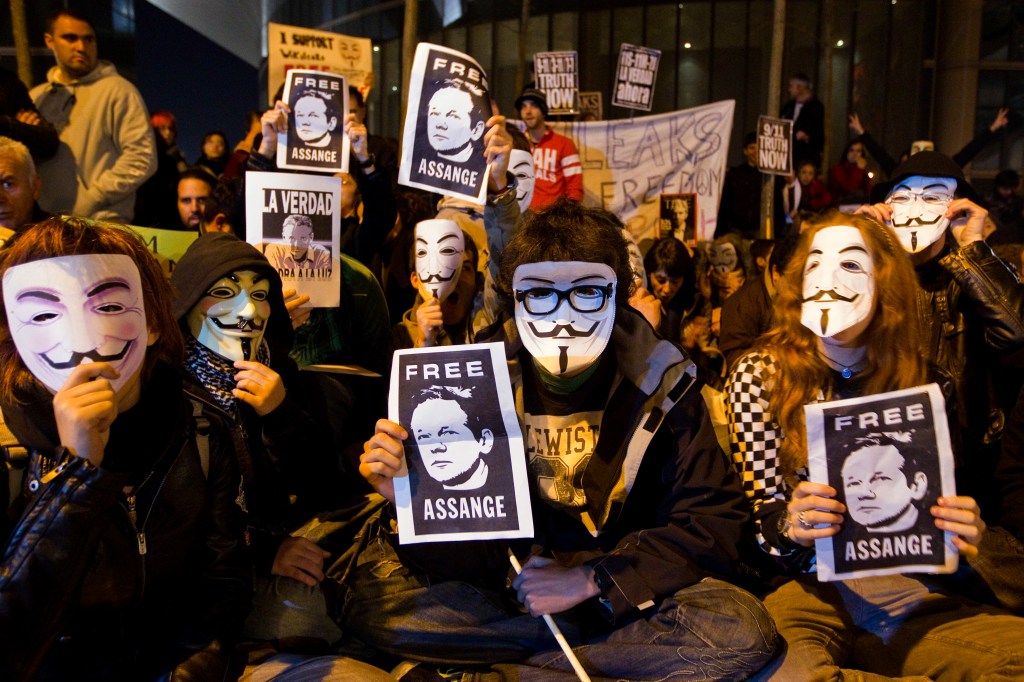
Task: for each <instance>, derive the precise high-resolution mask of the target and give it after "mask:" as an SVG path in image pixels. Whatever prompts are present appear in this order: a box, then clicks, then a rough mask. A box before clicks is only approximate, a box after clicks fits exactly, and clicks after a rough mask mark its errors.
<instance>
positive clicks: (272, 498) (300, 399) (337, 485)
mask: <svg viewBox="0 0 1024 682" xmlns="http://www.w3.org/2000/svg"><path fill="white" fill-rule="evenodd" d="M239 270H252V271H254V272H258V273H260V274H263V275H265V276H266V277H267V279H268V280H269V281H270V296H269V297H268V301H269V302H270V309H271V312H270V317H269V318H268V320H267V328H266V332H265V334H264V337H263V338H264V341H265V342H266V345H267V348H268V350H269V358H267V357H265V356H262V355H261V356H260V357H262V358H263V360H264V364H265V365H267V366H269V367H270V368H271V369H273V370H274V371H275V372H277V373H278V374H279V375H280V376H281V379H282V381H283V382H284V385H285V387H286V389H287V393H286V397H285V399H284V402H282V403H281V405H280V406H278V407H277V409H275V410H274V411H273V412H271V413H269V414H267V415H265V416H263V417H260V416H259V415H258V414H257V413H256V411H255V410H254V409H252V408H251V407H249V405H247V404H246V403H244V402H242V401H240V400H233V401H231V404H230V405H229V406H225V405H224V404H223V401H222V400H218V399H217V398H215V397H214V395H213V391H211V390H210V388H209V384H208V382H207V381H206V380H204V379H203V378H202V374H201V373H200V372H198V371H197V355H198V354H202V355H203V356H205V357H209V358H210V360H211V361H212V362H217V363H218V364H219V365H220V366H221V367H230V361H228V360H226V359H225V358H221V357H220V356H218V355H215V354H213V353H212V352H210V351H209V349H206V348H205V346H201V345H200V344H198V342H196V341H195V338H194V337H193V336H192V334H191V331H190V330H189V326H188V320H187V317H188V313H189V311H190V310H192V308H193V307H195V305H196V304H197V303H198V302H199V301H200V299H202V298H203V296H204V295H205V294H206V292H207V290H209V288H210V287H211V286H212V285H213V284H215V283H216V282H217V281H218V280H220V279H222V278H223V277H225V276H227V275H229V274H231V273H232V272H236V271H239ZM171 284H172V285H173V287H174V290H175V305H174V314H175V317H176V318H177V319H178V323H179V324H180V325H181V328H182V331H183V333H184V334H185V337H186V339H187V340H188V341H187V342H186V348H187V351H186V358H185V368H186V374H187V376H188V378H189V379H190V380H191V385H190V386H188V387H187V390H188V391H190V392H192V393H193V394H197V395H199V396H200V397H201V398H203V400H204V401H205V402H207V403H216V404H217V405H218V406H219V409H218V407H214V406H212V405H211V408H210V409H214V410H217V412H219V413H220V414H221V416H223V417H225V418H226V419H227V420H228V421H230V422H231V423H233V424H234V425H235V427H236V431H235V442H236V450H238V451H239V458H240V462H239V463H240V465H241V467H242V470H243V475H245V479H246V481H245V486H246V505H247V507H248V511H249V525H250V535H251V537H252V540H253V546H254V549H255V550H256V553H257V557H258V558H257V562H258V564H259V565H262V567H263V568H265V569H269V566H270V563H271V562H272V561H273V557H274V554H275V553H276V551H277V547H278V546H279V545H280V542H281V540H283V539H284V537H286V535H287V533H288V532H289V531H291V530H293V529H294V528H295V527H296V526H298V525H299V524H301V523H302V522H304V521H305V520H307V519H308V518H309V517H310V516H312V515H313V514H314V513H316V512H318V511H321V510H324V509H329V508H333V507H334V506H336V505H337V504H339V502H340V499H341V497H340V493H341V491H342V490H343V485H342V482H341V477H340V474H339V471H338V466H337V462H336V457H335V451H336V450H335V448H334V446H333V442H332V438H331V434H330V432H329V431H328V428H327V425H328V424H329V423H331V422H330V419H331V417H329V416H328V415H327V414H326V410H327V408H328V406H329V403H331V402H333V401H330V399H329V392H330V390H331V387H330V386H329V385H328V386H325V385H324V384H323V383H322V380H321V379H319V378H318V377H317V376H316V375H315V374H313V373H302V372H299V371H298V367H297V366H296V365H295V362H294V361H293V360H292V359H291V358H289V357H288V351H289V350H290V348H291V343H292V326H291V321H290V319H289V317H288V310H287V308H286V307H285V305H284V298H283V297H282V294H281V278H280V277H279V276H278V274H277V271H276V270H274V268H273V267H271V265H270V263H269V262H268V261H267V259H266V258H265V257H264V256H263V254H261V253H260V252H259V251H258V250H257V249H256V248H255V247H254V246H252V245H250V244H247V243H246V242H243V241H240V240H239V239H238V238H237V237H235V236H233V235H229V234H226V233H223V232H211V233H207V234H204V235H202V236H201V237H199V239H197V240H196V241H195V242H193V243H192V245H191V246H190V247H189V249H188V251H186V252H185V255H183V256H182V257H181V260H179V261H178V264H177V266H175V268H174V272H173V274H172V275H171ZM227 376H228V377H231V376H232V375H231V373H230V371H229V373H228V375H227ZM330 407H331V408H332V409H333V408H334V405H333V404H331V405H330ZM332 416H333V415H332Z"/></svg>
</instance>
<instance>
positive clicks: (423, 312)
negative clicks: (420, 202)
mask: <svg viewBox="0 0 1024 682" xmlns="http://www.w3.org/2000/svg"><path fill="white" fill-rule="evenodd" d="M478 258H479V253H478V251H477V249H476V244H475V243H474V242H473V240H472V239H470V237H469V236H468V235H466V233H465V232H463V230H462V228H460V227H459V226H458V225H457V224H456V223H455V222H454V221H451V220H443V219H433V220H423V221H421V222H419V223H417V225H416V231H415V241H414V242H413V250H412V254H411V255H410V259H409V260H410V263H409V265H410V273H409V281H410V283H411V284H412V286H413V287H415V288H416V292H417V296H416V302H415V303H414V304H413V307H412V308H411V309H410V310H408V311H406V313H405V315H404V316H403V317H402V321H401V322H400V323H399V324H397V325H395V328H394V330H393V333H392V337H393V341H394V346H395V348H425V347H430V346H446V345H451V344H453V343H472V341H473V337H474V335H475V333H476V332H477V331H478V330H479V329H481V328H483V327H485V326H487V324H488V323H489V321H490V318H489V317H488V316H487V314H486V313H485V312H484V311H483V310H482V306H483V301H482V296H481V294H482V293H483V275H482V274H481V273H480V272H479V271H478V270H477V260H478Z"/></svg>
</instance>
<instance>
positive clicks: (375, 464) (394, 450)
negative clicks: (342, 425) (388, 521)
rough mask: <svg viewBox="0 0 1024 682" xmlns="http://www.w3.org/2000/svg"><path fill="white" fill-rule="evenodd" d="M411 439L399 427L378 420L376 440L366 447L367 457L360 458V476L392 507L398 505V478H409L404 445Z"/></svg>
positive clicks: (385, 420) (391, 422)
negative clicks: (396, 483) (404, 442)
mask: <svg viewBox="0 0 1024 682" xmlns="http://www.w3.org/2000/svg"><path fill="white" fill-rule="evenodd" d="M408 437H409V432H408V431H406V430H405V429H403V428H402V427H401V426H400V425H399V424H396V423H395V422H393V421H390V420H388V419H378V420H377V427H376V430H375V432H374V434H373V436H372V437H371V438H370V440H368V441H366V443H364V444H363V454H362V455H360V456H359V473H360V474H361V475H362V477H363V478H365V479H366V481H367V482H368V483H369V484H370V485H372V486H373V488H374V489H375V490H376V491H377V492H378V493H380V494H381V495H383V496H384V497H385V498H387V500H388V501H389V502H391V503H392V504H394V503H395V482H394V478H395V477H396V476H405V475H407V474H408V468H407V465H406V462H405V449H404V447H403V446H402V441H404V440H405V439H406V438H408Z"/></svg>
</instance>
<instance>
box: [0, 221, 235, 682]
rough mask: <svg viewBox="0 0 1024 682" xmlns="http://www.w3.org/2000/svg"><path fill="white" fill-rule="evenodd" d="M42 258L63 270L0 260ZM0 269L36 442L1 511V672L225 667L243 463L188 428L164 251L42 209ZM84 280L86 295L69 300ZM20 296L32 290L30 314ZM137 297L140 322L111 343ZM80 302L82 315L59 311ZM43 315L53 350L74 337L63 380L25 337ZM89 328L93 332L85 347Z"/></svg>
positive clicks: (23, 439) (14, 393) (13, 381)
mask: <svg viewBox="0 0 1024 682" xmlns="http://www.w3.org/2000/svg"><path fill="white" fill-rule="evenodd" d="M97 254H102V255H97ZM114 254H116V255H114ZM97 259H98V260H97ZM104 259H107V260H104ZM110 259H115V260H116V259H121V260H120V261H119V265H117V266H116V267H120V268H122V271H123V272H124V273H126V274H125V275H124V276H123V277H122V276H121V274H120V273H121V272H122V271H115V270H114V269H113V268H114V265H111V266H110V267H111V269H110V270H109V271H108V272H106V274H105V275H104V276H103V278H102V279H97V278H96V277H94V276H93V275H92V274H90V273H92V272H98V271H99V270H102V267H106V266H102V267H100V268H99V269H96V268H94V270H92V271H89V272H88V273H87V272H84V271H77V268H78V267H79V265H80V264H95V263H107V264H108V265H109V264H112V263H114V261H112V260H110ZM40 264H47V267H48V268H49V269H48V272H51V273H59V272H61V271H63V272H64V273H67V275H68V277H67V278H61V279H62V281H63V283H64V284H65V285H68V286H64V287H63V288H62V287H61V286H60V284H59V283H58V282H56V281H55V279H56V278H53V277H50V278H47V279H42V278H41V277H39V278H35V277H24V276H23V277H21V278H20V280H19V279H16V278H13V277H9V275H10V274H11V273H12V272H14V271H15V270H17V269H19V268H32V267H33V266H37V265H40ZM132 264H134V267H133V265H132ZM82 267H86V266H85V265H82ZM89 267H93V265H89ZM132 269H134V270H135V272H134V273H133V272H130V270H132ZM22 272H23V273H25V272H29V271H28V270H22ZM85 274H89V281H88V282H87V281H86V277H85ZM0 275H2V276H3V277H4V287H3V288H4V294H5V295H6V296H7V297H8V298H7V299H6V300H5V301H4V304H5V308H6V309H7V312H11V313H12V315H11V316H0V367H2V368H3V369H2V372H0V374H2V377H0V404H2V407H3V413H4V417H5V418H6V422H7V424H8V426H9V427H10V429H11V431H12V432H13V433H14V436H15V437H16V438H17V439H18V442H19V443H21V444H22V445H24V446H25V447H27V448H28V450H29V465H28V469H27V470H26V472H25V475H24V479H23V486H22V488H21V494H20V495H19V496H18V497H17V498H16V499H14V500H12V501H11V504H10V506H9V509H8V511H9V514H10V523H11V524H13V525H10V524H9V523H5V524H4V525H5V528H4V530H5V531H9V532H7V533H5V534H4V537H5V546H4V550H3V558H2V562H0V631H2V632H3V633H4V635H3V638H2V643H0V678H2V679H5V680H22V679H42V680H51V679H52V680H68V679H116V680H127V679H133V680H141V679H157V678H158V677H160V678H162V677H166V676H170V675H173V676H174V677H176V678H178V676H179V675H184V676H185V677H186V678H187V679H222V678H223V676H224V674H225V671H226V668H227V660H226V656H224V655H223V653H222V652H224V651H225V650H226V649H227V648H226V647H225V646H224V644H225V643H230V640H231V639H232V638H233V637H234V636H235V633H236V632H237V630H238V628H239V627H240V624H241V621H242V619H243V618H244V616H245V613H246V612H247V610H248V606H249V600H250V597H251V577H250V573H251V567H250V565H249V562H248V558H247V556H246V552H245V548H244V543H243V522H242V516H241V511H240V509H239V508H238V506H237V505H236V497H237V495H238V490H239V474H238V469H237V466H236V464H235V457H234V455H233V453H232V451H231V446H230V440H229V439H227V438H221V437H219V436H220V434H222V433H224V431H223V430H222V429H220V428H218V425H217V424H210V425H209V426H210V429H209V431H208V432H207V433H205V434H200V435H197V433H196V429H195V428H194V427H195V421H194V420H193V418H192V410H193V406H192V404H191V403H190V402H189V401H188V400H187V399H186V397H185V395H184V393H183V392H182V389H181V380H180V376H179V373H178V370H177V366H178V365H179V364H180V361H181V355H182V341H181V335H180V333H179V332H178V327H177V324H176V323H175V321H174V318H173V315H172V313H171V307H170V305H171V298H170V290H169V287H168V285H167V283H166V280H165V279H164V278H163V275H162V273H161V271H160V267H159V265H157V263H156V261H155V259H153V257H152V256H151V255H150V254H149V253H148V252H147V251H146V248H145V246H144V245H143V243H142V241H141V240H139V239H138V238H137V237H136V236H134V235H132V234H131V233H129V232H128V231H126V230H124V229H122V228H119V227H117V226H112V225H103V224H99V223H93V222H92V221H86V220H82V219H76V218H51V219H49V220H46V221H44V222H43V223H40V224H39V225H37V226H35V227H33V228H31V229H30V230H28V231H27V232H25V233H24V234H22V235H20V236H19V237H17V238H16V239H15V240H14V241H13V242H12V243H10V244H9V245H8V246H7V247H6V248H5V249H4V251H3V252H2V253H0ZM124 282H127V284H125V283H124ZM19 283H20V284H19ZM76 283H77V286H78V288H79V294H75V292H74V289H75V285H76ZM16 284H19V286H17V287H16V286H15V285H16ZM139 289H141V293H139V291H138V290H139ZM83 291H84V292H85V294H84V298H85V299H87V300H85V302H84V303H85V304H84V305H82V303H83V301H82V300H78V301H74V300H73V299H74V298H75V296H76V295H77V296H79V297H82V294H81V292H83ZM62 296H63V297H64V298H63V299H62V298H61V297H62ZM133 296H134V298H133ZM140 298H141V301H140V300H139V299H140ZM93 299H96V300H93ZM26 302H31V303H32V305H36V306H38V308H36V309H35V310H34V311H29V314H28V315H25V314H22V313H24V312H25V310H24V307H23V306H24V305H25V304H26ZM131 314H134V315H135V316H136V321H135V323H134V324H136V325H137V328H141V334H140V335H138V336H135V337H132V338H130V340H129V341H128V342H127V343H125V344H124V346H123V347H122V346H121V341H120V340H118V341H117V343H116V344H112V342H111V339H124V338H125V337H124V336H123V335H122V336H116V335H117V334H120V333H121V332H122V331H123V329H124V327H125V325H126V324H127V323H126V322H125V321H124V320H126V319H128V318H129V317H130V315H131ZM19 315H20V316H19ZM76 315H81V318H80V319H85V320H86V322H85V323H84V325H82V324H79V325H77V326H76V325H75V324H74V323H68V320H70V319H72V318H74V317H75V316H76ZM104 317H106V318H107V320H106V321H104V320H103V319H102V318H104ZM48 324H49V325H53V327H52V328H51V331H50V333H51V334H52V333H53V331H58V334H56V335H54V336H53V337H52V338H56V339H58V340H57V342H56V343H55V344H54V345H53V347H52V348H53V349H54V350H53V351H52V352H51V357H49V360H53V359H54V357H52V356H53V355H54V353H60V352H62V351H61V350H60V348H65V347H71V345H72V341H71V340H70V339H79V340H78V341H76V343H78V344H79V345H78V346H76V347H75V349H74V353H73V354H72V355H71V356H70V360H69V361H67V362H60V363H58V365H60V366H61V367H59V368H58V369H59V370H60V371H62V372H65V371H66V372H67V374H66V380H65V381H64V383H63V385H57V384H55V382H54V381H53V377H47V378H46V379H43V378H42V377H41V376H38V374H37V372H36V367H37V364H36V361H37V359H38V358H39V357H44V356H46V355H47V354H46V352H44V348H43V346H42V345H41V344H39V343H37V344H36V345H35V346H32V345H25V344H24V343H22V341H20V340H19V339H20V338H24V337H21V336H19V335H21V334H24V333H25V331H26V329H29V328H31V327H33V326H36V327H37V331H39V329H38V327H40V326H45V325H48ZM61 325H63V326H61ZM118 325H120V326H118ZM86 327H88V329H87V330H86V329H85V328H86ZM43 331H45V330H43ZM81 339H86V341H81ZM88 339H93V340H95V343H96V346H95V348H93V349H91V350H88V351H86V352H82V351H83V349H82V348H81V343H88ZM111 345H114V346H115V347H118V348H122V350H120V352H118V353H111V352H110V350H109V348H110V346H111ZM136 352H139V353H140V354H142V355H144V357H143V358H139V359H138V361H137V364H135V363H132V362H128V361H127V360H126V359H127V358H130V357H132V356H133V354H135V353H136ZM26 355H27V356H31V355H36V358H31V357H30V358H29V360H26V359H25V358H26ZM86 357H88V358H89V359H90V360H92V362H81V364H77V365H76V364H75V360H76V359H84V358H86ZM44 359H45V358H44ZM61 359H63V358H61ZM30 368H31V370H30ZM55 385H56V386H57V388H54V386H55ZM5 489H6V486H5ZM5 491H6V490H5ZM5 521H8V519H5Z"/></svg>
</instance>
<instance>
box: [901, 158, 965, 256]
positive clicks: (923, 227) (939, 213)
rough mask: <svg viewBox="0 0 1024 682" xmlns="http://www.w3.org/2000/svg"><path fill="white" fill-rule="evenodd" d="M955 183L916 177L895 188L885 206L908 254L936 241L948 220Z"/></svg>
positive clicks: (946, 225)
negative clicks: (890, 210)
mask: <svg viewBox="0 0 1024 682" xmlns="http://www.w3.org/2000/svg"><path fill="white" fill-rule="evenodd" d="M955 191H956V180H954V179H952V178H931V177H924V176H921V175H914V176H911V177H909V178H906V179H904V180H900V181H899V183H898V184H897V185H896V186H895V187H894V188H893V189H892V191H891V192H890V193H889V196H888V197H886V199H885V203H886V204H888V205H889V207H890V208H892V218H891V219H890V224H891V225H892V227H893V230H894V231H895V232H896V236H897V237H898V238H899V240H900V244H902V245H903V250H904V251H906V252H907V253H917V252H919V251H922V250H924V249H926V248H928V247H929V246H931V245H932V244H934V243H935V242H937V241H938V240H939V239H940V238H941V237H942V235H943V234H945V233H946V228H947V227H949V218H947V217H946V209H947V208H948V207H949V204H950V202H952V201H953V193H954V192H955Z"/></svg>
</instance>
